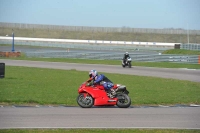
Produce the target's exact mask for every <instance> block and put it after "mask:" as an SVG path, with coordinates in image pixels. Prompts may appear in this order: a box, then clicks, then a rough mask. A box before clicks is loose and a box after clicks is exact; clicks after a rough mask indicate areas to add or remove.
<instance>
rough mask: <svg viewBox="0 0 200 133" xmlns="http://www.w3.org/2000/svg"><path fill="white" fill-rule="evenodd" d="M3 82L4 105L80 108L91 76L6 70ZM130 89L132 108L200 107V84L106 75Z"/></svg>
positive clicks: (0, 97) (0, 96) (0, 85)
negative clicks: (81, 93)
mask: <svg viewBox="0 0 200 133" xmlns="http://www.w3.org/2000/svg"><path fill="white" fill-rule="evenodd" d="M5 73H6V75H5V78H3V79H0V103H1V104H41V105H43V104H50V105H52V104H56V105H57V104H60V105H61V104H64V105H76V106H77V103H76V97H77V95H78V93H77V89H78V87H79V86H80V84H81V83H82V82H83V81H85V80H86V79H88V72H84V71H76V70H54V69H43V68H29V67H13V66H6V71H5ZM104 74H106V76H108V77H109V78H110V79H111V80H112V81H113V82H114V83H120V84H124V85H126V86H127V89H128V90H129V91H130V94H129V96H130V97H131V99H132V105H159V104H162V105H171V104H200V96H199V94H200V83H196V82H190V81H182V80H174V79H162V78H155V77H145V76H134V75H123V74H109V73H104Z"/></svg>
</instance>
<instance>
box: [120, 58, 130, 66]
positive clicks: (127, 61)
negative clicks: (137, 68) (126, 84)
mask: <svg viewBox="0 0 200 133" xmlns="http://www.w3.org/2000/svg"><path fill="white" fill-rule="evenodd" d="M131 61H132V59H131V57H128V58H127V60H126V61H125V63H124V61H123V60H122V67H126V66H128V67H129V68H131V67H132V65H131Z"/></svg>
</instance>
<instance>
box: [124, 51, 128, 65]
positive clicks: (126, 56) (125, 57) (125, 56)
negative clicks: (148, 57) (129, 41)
mask: <svg viewBox="0 0 200 133" xmlns="http://www.w3.org/2000/svg"><path fill="white" fill-rule="evenodd" d="M128 57H129V58H130V56H129V54H128V52H126V53H125V54H124V57H123V63H124V64H125V63H126V60H127V58H128Z"/></svg>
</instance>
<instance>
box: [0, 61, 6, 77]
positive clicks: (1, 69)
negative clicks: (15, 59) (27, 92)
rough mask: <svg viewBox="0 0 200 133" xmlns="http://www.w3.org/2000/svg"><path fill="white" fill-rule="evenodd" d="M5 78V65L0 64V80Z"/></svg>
mask: <svg viewBox="0 0 200 133" xmlns="http://www.w3.org/2000/svg"><path fill="white" fill-rule="evenodd" d="M4 77H5V63H1V62H0V78H4Z"/></svg>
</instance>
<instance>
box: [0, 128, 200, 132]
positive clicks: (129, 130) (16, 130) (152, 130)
mask: <svg viewBox="0 0 200 133" xmlns="http://www.w3.org/2000/svg"><path fill="white" fill-rule="evenodd" d="M198 132H199V130H181V129H179V130H178V129H177V130H172V129H166V130H162V129H6V130H5V129H4V130H0V133H198Z"/></svg>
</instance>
